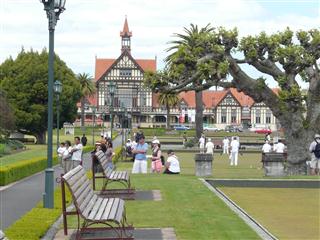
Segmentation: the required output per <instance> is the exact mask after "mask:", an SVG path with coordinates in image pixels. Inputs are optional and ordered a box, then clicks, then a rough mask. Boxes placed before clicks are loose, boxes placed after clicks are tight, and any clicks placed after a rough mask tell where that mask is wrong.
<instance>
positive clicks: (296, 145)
mask: <svg viewBox="0 0 320 240" xmlns="http://www.w3.org/2000/svg"><path fill="white" fill-rule="evenodd" d="M285 138H286V145H287V151H288V158H287V162H288V165H287V174H288V175H301V174H302V175H304V174H306V173H307V171H306V170H307V169H306V167H307V166H306V161H308V160H310V154H309V145H310V143H311V142H312V141H313V134H312V133H311V132H309V131H307V130H304V131H303V130H301V131H300V134H299V137H295V133H292V131H291V129H285Z"/></svg>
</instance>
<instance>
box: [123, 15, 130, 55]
mask: <svg viewBox="0 0 320 240" xmlns="http://www.w3.org/2000/svg"><path fill="white" fill-rule="evenodd" d="M120 37H121V52H123V51H125V50H127V51H129V52H130V51H131V39H130V38H131V37H132V32H130V31H129V25H128V20H127V15H126V16H125V20H124V24H123V30H122V31H121V32H120Z"/></svg>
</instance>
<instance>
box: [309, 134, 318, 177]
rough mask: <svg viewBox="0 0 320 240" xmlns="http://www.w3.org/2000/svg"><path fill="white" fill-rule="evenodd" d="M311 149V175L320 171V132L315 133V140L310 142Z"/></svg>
mask: <svg viewBox="0 0 320 240" xmlns="http://www.w3.org/2000/svg"><path fill="white" fill-rule="evenodd" d="M309 151H310V153H311V154H312V155H311V162H310V168H311V175H316V174H319V172H320V134H315V135H314V141H313V142H312V143H311V144H310V147H309Z"/></svg>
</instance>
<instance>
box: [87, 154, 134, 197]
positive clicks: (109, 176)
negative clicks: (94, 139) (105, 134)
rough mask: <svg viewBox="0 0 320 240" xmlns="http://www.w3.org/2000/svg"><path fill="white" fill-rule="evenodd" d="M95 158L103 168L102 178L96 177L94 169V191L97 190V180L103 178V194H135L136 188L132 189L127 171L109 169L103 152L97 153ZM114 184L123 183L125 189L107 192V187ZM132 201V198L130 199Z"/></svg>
mask: <svg viewBox="0 0 320 240" xmlns="http://www.w3.org/2000/svg"><path fill="white" fill-rule="evenodd" d="M95 156H96V157H97V159H98V161H99V163H100V165H101V167H102V174H103V175H102V176H96V174H95V171H94V168H92V175H93V177H92V180H93V189H94V190H95V185H96V184H95V179H96V178H103V186H102V190H101V192H102V193H103V192H108V191H109V193H112V194H117V193H119V194H134V193H135V190H134V188H131V182H130V175H129V173H128V172H126V171H113V170H112V169H110V168H108V167H107V164H108V160H107V158H106V155H105V154H104V152H103V151H98V152H96V154H95ZM112 182H119V183H121V184H122V185H123V186H124V187H125V189H112V190H107V189H106V188H107V185H108V184H109V183H112ZM128 199H132V198H128Z"/></svg>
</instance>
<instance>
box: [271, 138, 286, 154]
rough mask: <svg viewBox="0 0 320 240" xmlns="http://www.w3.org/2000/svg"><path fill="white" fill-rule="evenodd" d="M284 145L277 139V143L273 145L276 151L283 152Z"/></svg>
mask: <svg viewBox="0 0 320 240" xmlns="http://www.w3.org/2000/svg"><path fill="white" fill-rule="evenodd" d="M285 149H286V146H285V145H284V144H283V143H282V140H281V139H279V140H278V143H277V145H276V146H275V149H274V151H275V152H276V153H284V151H285Z"/></svg>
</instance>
